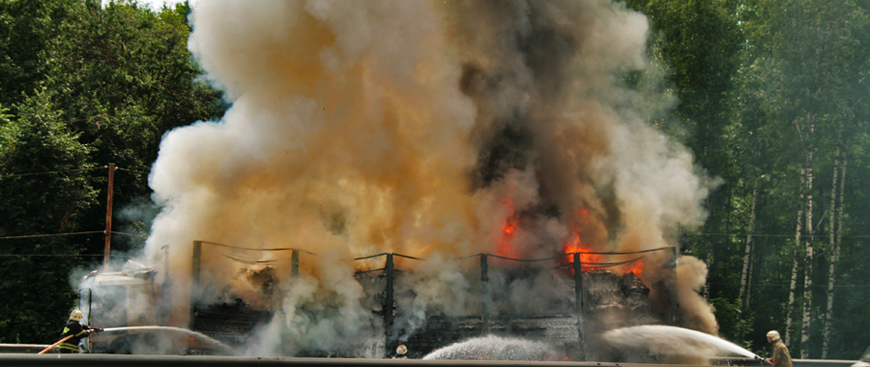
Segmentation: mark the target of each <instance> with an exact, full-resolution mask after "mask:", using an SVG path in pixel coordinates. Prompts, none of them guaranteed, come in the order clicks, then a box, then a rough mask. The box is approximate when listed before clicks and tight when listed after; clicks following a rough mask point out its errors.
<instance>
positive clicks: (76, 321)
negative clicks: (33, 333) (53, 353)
mask: <svg viewBox="0 0 870 367" xmlns="http://www.w3.org/2000/svg"><path fill="white" fill-rule="evenodd" d="M82 316H83V314H82V312H81V311H79V310H74V311H73V312H72V313H71V314H70V315H69V321H67V323H66V326H64V328H63V332H62V333H61V334H60V337H61V338H66V337H67V336H70V335H72V337H71V338H69V339H67V340H66V341H64V342H63V343H60V345H59V346H58V347H59V348H60V352H61V353H78V352H79V342H80V341H81V340H82V338H87V337H88V336H90V335H91V332H92V331H101V330H102V329H100V328H98V327H91V326H87V325H82V324H81V321H82Z"/></svg>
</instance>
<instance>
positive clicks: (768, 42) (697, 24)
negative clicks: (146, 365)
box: [0, 0, 870, 359]
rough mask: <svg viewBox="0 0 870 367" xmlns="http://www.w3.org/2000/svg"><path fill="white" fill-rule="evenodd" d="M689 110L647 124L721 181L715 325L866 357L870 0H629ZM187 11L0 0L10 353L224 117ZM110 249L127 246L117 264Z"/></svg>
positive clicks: (753, 345)
mask: <svg viewBox="0 0 870 367" xmlns="http://www.w3.org/2000/svg"><path fill="white" fill-rule="evenodd" d="M620 6H627V7H629V8H632V9H635V10H637V11H640V12H642V13H644V14H646V15H647V17H648V18H649V20H650V24H651V28H652V31H651V32H650V34H649V40H648V52H649V56H650V58H651V60H652V61H653V62H655V63H658V64H659V65H661V70H665V71H663V72H664V73H665V78H664V79H665V80H666V81H667V83H666V84H665V86H664V87H660V86H655V87H653V88H648V87H649V86H647V85H644V83H643V81H644V80H645V78H644V76H643V75H640V74H638V73H635V72H629V73H626V75H625V83H627V84H629V85H633V86H635V87H636V88H637V89H638V90H644V89H645V88H646V89H650V90H647V91H646V92H645V93H656V94H657V95H666V96H675V97H676V99H677V100H678V101H679V103H678V104H676V105H675V107H674V108H673V109H671V110H670V112H669V113H668V114H667V115H664V116H652V117H651V118H652V120H653V123H654V124H655V126H656V127H657V128H659V129H660V130H661V131H664V132H666V133H667V134H668V135H669V136H670V137H671V138H672V139H674V140H675V141H679V142H681V143H683V144H685V145H686V146H688V147H689V148H690V150H691V151H692V152H693V153H694V157H695V160H696V163H697V165H698V166H699V167H703V169H705V170H706V171H707V174H708V175H709V176H710V177H715V178H717V179H719V181H720V182H721V184H719V185H718V187H716V189H715V190H714V191H712V193H711V195H710V197H709V198H708V199H707V202H706V208H707V210H708V212H709V216H708V218H707V221H706V223H705V224H704V225H703V226H701V227H699V228H690V229H686V230H685V234H684V236H683V243H682V248H681V251H683V252H684V253H691V254H693V255H694V256H697V257H698V258H700V259H702V260H704V261H705V262H706V263H707V264H708V266H709V269H710V271H709V276H708V279H707V283H706V286H705V287H704V288H703V290H702V292H703V296H704V297H705V298H707V299H708V301H709V302H710V304H712V305H713V306H714V308H715V314H716V317H717V320H718V322H719V334H720V336H721V337H723V338H725V339H727V340H730V341H732V342H735V343H738V344H741V345H743V346H745V347H747V348H749V349H751V350H753V351H756V352H758V353H759V354H761V355H767V352H766V349H767V348H768V346H767V343H766V341H765V338H764V334H765V333H766V332H767V331H768V330H772V329H778V330H780V331H781V332H782V334H783V337H784V340H785V341H786V342H787V343H788V345H789V348H790V349H791V351H792V355H793V356H794V357H796V358H828V359H856V358H857V357H858V355H859V354H860V352H861V351H862V350H864V348H866V347H867V344H868V343H870V331H868V330H870V315H868V314H867V313H866V312H863V311H865V310H866V309H867V306H866V305H867V304H868V303H870V293H868V288H870V267H867V266H863V264H864V263H863V260H864V259H866V258H870V246H867V245H866V244H865V241H868V240H870V230H868V229H867V228H870V213H868V210H870V192H866V191H867V190H865V189H864V188H865V187H870V170H867V167H868V166H870V136H868V134H867V132H868V131H870V129H868V124H870V17H868V11H870V1H868V0H844V1H834V2H830V1H821V0H803V1H794V0H626V1H625V2H624V4H623V3H620ZM190 12H191V9H190V7H189V6H188V5H186V4H183V5H178V6H176V7H174V8H168V7H165V8H163V9H159V10H153V9H150V8H148V7H145V6H142V5H137V4H136V3H135V2H133V3H128V2H120V3H110V4H106V5H103V6H101V4H100V2H99V1H92V0H12V1H9V0H4V1H2V2H0V31H2V32H0V39H2V44H0V56H2V57H0V83H2V88H0V197H2V201H0V258H2V259H3V266H2V267H0V292H2V294H3V295H4V297H3V300H2V301H0V343H47V342H51V341H54V339H56V336H57V334H58V332H59V330H58V328H59V326H60V325H62V323H63V322H64V321H65V319H66V316H67V314H68V310H69V309H70V308H71V307H72V306H73V305H74V304H75V302H76V300H77V297H76V294H75V292H74V290H73V289H72V288H71V286H70V279H69V278H70V277H71V276H73V275H72V271H73V270H74V269H77V268H88V267H91V268H92V267H94V266H95V265H96V264H99V263H100V262H102V256H103V250H104V245H105V239H104V233H103V229H104V228H105V226H106V207H107V202H106V201H107V190H108V187H107V186H108V185H107V183H108V176H109V172H108V164H110V163H114V164H115V165H116V167H117V168H116V171H115V172H113V174H114V182H113V198H114V199H113V200H114V202H113V207H114V208H116V209H115V213H114V216H113V220H114V224H113V228H114V229H113V232H114V236H113V241H112V250H113V256H124V253H125V252H127V251H135V250H136V249H138V248H140V247H141V246H142V244H143V241H144V234H145V233H147V232H148V228H149V225H150V220H151V219H153V216H154V215H155V214H156V213H157V211H158V210H159V208H156V207H155V206H154V204H153V203H152V202H151V200H150V193H151V191H150V188H149V187H148V173H149V171H150V169H151V165H152V163H153V162H154V161H155V159H156V157H157V152H158V147H159V144H160V141H161V138H162V137H163V135H164V133H166V132H167V131H170V130H172V129H173V128H175V127H179V126H185V125H189V124H191V123H193V122H195V121H199V120H213V119H216V118H219V117H220V116H221V115H223V112H224V111H225V110H226V109H227V107H228V105H227V102H225V101H224V100H223V99H222V98H221V97H222V95H221V92H220V91H219V90H217V89H215V88H213V87H212V86H210V85H209V84H207V82H206V81H205V80H204V78H203V77H202V70H201V69H200V68H199V66H198V65H197V64H196V60H194V59H193V58H192V57H191V54H190V52H189V51H188V48H187V41H188V35H189V34H190V32H191V28H190V25H189V23H188V19H187V16H188V14H189V13H190ZM115 254H117V255H115Z"/></svg>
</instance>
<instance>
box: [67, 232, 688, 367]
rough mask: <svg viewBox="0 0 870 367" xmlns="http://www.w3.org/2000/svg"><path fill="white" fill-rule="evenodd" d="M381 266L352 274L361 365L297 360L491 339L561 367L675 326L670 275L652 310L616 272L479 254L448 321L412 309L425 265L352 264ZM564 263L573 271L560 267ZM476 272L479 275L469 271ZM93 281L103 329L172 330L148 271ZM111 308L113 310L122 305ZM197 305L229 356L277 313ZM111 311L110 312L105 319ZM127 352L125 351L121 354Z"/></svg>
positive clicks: (100, 343)
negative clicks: (540, 347)
mask: <svg viewBox="0 0 870 367" xmlns="http://www.w3.org/2000/svg"><path fill="white" fill-rule="evenodd" d="M202 245H203V242H202V241H195V242H194V247H193V258H192V270H193V273H192V284H191V290H192V292H193V293H198V292H202V291H203V290H202V289H201V284H200V278H201V272H202V269H201V254H202ZM222 246H226V245H222ZM290 250H292V258H291V259H292V266H291V269H292V270H291V277H289V278H285V279H284V281H290V282H292V281H294V278H295V276H297V275H298V271H299V265H300V260H299V251H297V250H293V249H290ZM658 250H664V251H667V253H668V254H669V255H670V260H669V261H666V262H665V266H666V267H669V266H671V267H672V266H673V265H674V264H675V250H674V249H673V248H665V249H658ZM623 254H624V253H623ZM397 257H398V258H404V259H410V260H412V261H411V262H407V261H406V262H405V263H404V264H403V268H397V267H396V262H395V260H396V258H397ZM378 258H383V264H384V265H383V267H379V268H374V269H368V270H360V271H357V274H356V278H357V280H358V281H359V283H360V284H361V285H362V287H363V289H364V291H365V294H366V296H365V297H364V299H363V300H361V302H362V303H363V305H364V306H365V307H367V308H369V309H370V310H371V313H370V317H371V319H370V320H368V324H369V325H370V326H371V328H372V330H370V331H371V332H370V333H369V334H371V335H376V336H379V337H376V338H374V339H375V341H374V342H372V340H365V341H361V345H359V346H356V348H357V349H366V352H365V355H360V352H359V351H358V350H354V348H355V347H354V346H351V347H350V348H344V349H342V350H336V351H333V352H329V353H326V354H324V352H323V351H301V352H299V354H298V355H299V356H325V355H329V356H337V357H360V356H367V357H371V356H375V357H377V356H384V357H389V356H391V355H392V354H393V353H392V351H394V350H396V347H397V346H398V345H400V344H404V345H406V346H407V347H408V349H409V353H408V356H409V357H412V358H413V357H422V356H423V355H426V354H428V353H429V352H431V351H433V350H435V349H438V348H440V347H444V346H447V345H450V344H452V343H455V342H458V341H462V340H466V339H469V338H474V337H478V336H484V335H490V334H492V335H500V336H505V337H517V338H523V339H529V340H536V341H545V342H547V343H548V344H550V345H553V346H554V347H556V348H557V349H559V350H560V351H561V353H562V355H563V356H564V357H566V358H570V359H572V360H583V359H586V360H589V359H599V360H606V359H608V358H607V356H606V355H602V354H606V353H607V347H606V346H605V345H604V344H603V343H601V342H600V341H598V340H597V335H599V334H601V333H602V332H604V331H607V330H610V329H613V328H617V327H623V326H634V325H642V324H652V323H665V324H674V320H675V319H674V313H675V311H676V307H677V305H676V301H675V294H674V292H673V289H674V288H675V284H674V281H673V269H670V270H669V271H670V275H669V276H666V277H665V278H664V279H666V281H665V282H664V284H658V285H656V286H658V287H659V288H661V289H663V290H664V291H666V292H667V293H668V297H666V298H667V299H668V300H669V302H667V303H666V304H664V305H658V306H657V307H654V306H652V305H651V303H650V300H649V294H650V288H649V287H647V285H645V284H644V283H643V282H642V281H641V280H640V278H639V277H638V276H637V275H636V274H635V273H633V272H612V271H607V270H605V269H606V266H608V265H613V264H616V265H619V264H622V263H610V264H603V263H584V262H582V261H580V259H581V257H580V254H579V253H574V254H566V255H561V256H557V257H554V258H550V259H537V260H523V259H511V258H506V257H502V256H496V255H490V254H479V255H475V256H472V257H469V258H466V259H465V260H467V261H468V260H470V261H473V262H474V264H472V266H470V267H467V268H466V269H467V272H470V273H469V274H465V278H466V279H469V280H477V281H476V282H470V283H471V288H472V289H468V290H465V291H467V292H468V294H469V295H471V297H469V298H471V299H470V300H469V305H470V306H469V307H464V308H463V311H462V312H445V311H444V310H438V309H420V308H419V305H415V304H413V302H411V301H412V300H414V299H415V297H416V296H417V294H415V292H417V291H419V290H415V289H413V287H410V286H409V285H408V283H409V279H412V278H413V277H414V266H413V261H420V260H422V259H418V258H414V257H410V256H405V255H400V254H391V253H384V254H378V255H374V256H369V257H364V258H357V259H355V260H366V261H368V262H369V263H372V261H373V260H378ZM559 259H561V262H562V264H561V265H559V261H555V260H559ZM565 259H571V260H573V261H564V260H565ZM460 260H462V259H460ZM474 260H478V261H474ZM409 264H411V265H409ZM475 264H476V265H477V266H473V265H475ZM541 264H543V265H541ZM554 264H555V266H554ZM266 270H267V271H264V272H260V273H257V274H255V275H256V278H257V279H258V281H259V282H260V284H261V286H262V287H264V288H263V293H269V292H270V291H271V290H272V289H274V288H277V287H275V281H276V280H275V279H273V278H272V277H271V276H270V274H271V273H270V272H268V268H266ZM91 275H92V276H93V279H94V280H95V281H97V282H96V283H91V287H90V288H88V289H87V293H88V294H87V295H85V294H83V299H88V300H89V303H88V314H89V318H90V319H91V320H96V321H97V322H98V323H100V324H102V325H100V326H108V327H112V326H134V325H168V324H169V322H170V321H169V320H166V319H164V318H161V315H165V314H167V313H169V310H168V309H167V308H166V306H165V305H164V306H158V307H150V308H149V307H144V308H143V307H142V305H149V304H150V305H155V304H157V305H160V302H145V301H143V299H142V297H145V296H143V294H145V295H149V296H150V297H154V298H158V299H159V298H163V299H166V298H167V294H168V293H169V292H168V288H170V287H171V285H170V284H169V283H170V282H168V281H167V280H164V283H165V284H162V285H157V284H154V274H153V270H148V271H138V272H136V271H132V272H130V271H127V272H126V273H123V274H109V273H106V274H97V275H95V274H91ZM164 279H165V278H164ZM518 286H526V287H528V288H529V290H534V288H540V287H548V289H547V292H546V297H539V298H541V299H516V297H515V294H514V293H511V289H514V288H516V287H518ZM149 287H150V288H149ZM107 289H112V290H113V291H114V292H121V293H123V294H124V295H125V297H120V298H121V299H124V302H125V303H123V304H115V305H106V304H102V305H99V306H98V307H96V309H94V310H91V306H92V303H93V301H94V297H93V296H94V294H99V293H105V291H106V290H107ZM95 291H96V292H95ZM104 298H106V297H104ZM108 298H112V297H108ZM114 298H115V300H116V301H117V299H118V297H114ZM198 299H199V297H196V296H192V297H191V304H190V329H191V330H193V331H196V332H201V333H203V334H205V335H207V336H210V337H212V338H214V339H217V340H219V341H221V342H224V343H226V344H228V345H231V346H237V347H239V346H243V345H245V344H247V343H248V339H249V337H250V336H251V334H252V332H253V331H254V330H255V329H256V328H257V327H258V326H261V325H264V324H266V323H267V322H269V320H270V319H271V318H272V315H273V310H272V309H271V308H272V307H274V306H270V305H269V304H268V303H259V304H258V305H255V304H252V303H249V302H246V301H243V300H242V299H241V298H236V299H233V300H232V301H229V302H221V303H216V304H210V305H203V304H200V302H198V301H197V300H198ZM97 301H99V297H97ZM536 302H537V304H536ZM98 303H99V302H98ZM137 305H138V306H137ZM105 306H112V307H108V308H107V307H105ZM136 307H139V308H141V309H138V308H136ZM107 309H112V310H113V311H112V312H106V311H105V310H107ZM119 310H120V312H119ZM135 337H136V336H135V335H120V336H117V335H116V336H113V337H103V338H92V339H93V340H92V350H93V351H96V352H116V353H117V352H130V350H129V345H130V344H131V343H132V342H134V341H135ZM186 343H187V342H186ZM186 343H182V344H186ZM362 344H365V345H362ZM124 346H126V347H127V348H126V349H124V348H121V347H124ZM185 347H186V349H184V350H179V349H177V348H176V349H175V350H173V351H172V353H202V352H203V349H201V348H198V346H196V345H185ZM206 352H207V351H206Z"/></svg>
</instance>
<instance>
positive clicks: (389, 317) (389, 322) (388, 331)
mask: <svg viewBox="0 0 870 367" xmlns="http://www.w3.org/2000/svg"><path fill="white" fill-rule="evenodd" d="M394 267H395V266H394V264H393V254H391V253H389V254H387V263H386V265H385V266H384V274H385V275H386V277H387V286H386V296H385V297H384V343H385V344H386V346H387V355H389V351H390V350H392V348H394V347H395V345H394V344H395V340H394V339H395V334H394V333H393V296H394V295H393V281H394V274H393V269H394Z"/></svg>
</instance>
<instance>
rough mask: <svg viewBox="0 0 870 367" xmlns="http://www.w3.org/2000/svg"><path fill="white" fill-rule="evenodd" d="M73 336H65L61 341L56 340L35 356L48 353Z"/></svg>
mask: <svg viewBox="0 0 870 367" xmlns="http://www.w3.org/2000/svg"><path fill="white" fill-rule="evenodd" d="M73 336H75V335H67V336H66V337H65V338H63V339H61V340H58V341H57V343H54V344H52V345H51V346H49V347H48V348H45V349H43V350H42V352H39V353H36V354H43V353H45V352H48V351H50V350H52V349H54V347H56V346H58V345H60V343H63V342H65V341H67V340H69V338H72V337H73Z"/></svg>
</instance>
